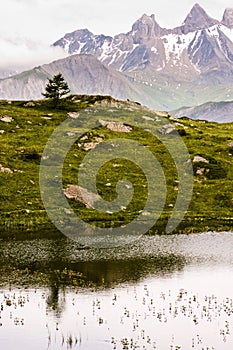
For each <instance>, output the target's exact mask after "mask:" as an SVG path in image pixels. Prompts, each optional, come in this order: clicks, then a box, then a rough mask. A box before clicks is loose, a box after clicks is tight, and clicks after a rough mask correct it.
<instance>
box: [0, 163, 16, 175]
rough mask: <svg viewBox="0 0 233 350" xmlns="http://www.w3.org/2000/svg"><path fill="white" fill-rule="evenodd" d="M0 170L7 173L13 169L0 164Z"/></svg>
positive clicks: (11, 172) (10, 172)
mask: <svg viewBox="0 0 233 350" xmlns="http://www.w3.org/2000/svg"><path fill="white" fill-rule="evenodd" d="M0 172H1V173H7V174H13V170H11V169H10V168H4V167H3V166H2V164H0Z"/></svg>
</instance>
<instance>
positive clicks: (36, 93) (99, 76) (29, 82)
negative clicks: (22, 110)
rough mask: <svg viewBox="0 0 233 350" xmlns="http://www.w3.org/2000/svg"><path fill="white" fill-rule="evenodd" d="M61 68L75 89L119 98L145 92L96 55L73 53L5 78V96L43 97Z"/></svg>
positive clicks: (1, 88)
mask: <svg viewBox="0 0 233 350" xmlns="http://www.w3.org/2000/svg"><path fill="white" fill-rule="evenodd" d="M58 72H62V74H63V76H64V78H65V80H66V81H67V82H68V84H69V86H70V89H71V91H72V92H73V93H85V94H102V95H112V96H118V98H119V99H123V98H124V97H125V96H126V95H127V96H129V97H130V98H131V99H134V100H135V99H136V100H137V99H138V98H140V96H141V90H140V89H139V88H137V85H136V84H133V83H132V82H131V81H130V79H128V78H127V77H125V76H124V75H123V74H121V73H120V72H117V71H115V70H113V69H112V68H110V67H108V66H106V65H105V64H103V63H101V62H100V61H99V60H97V58H95V57H94V56H91V55H72V56H70V57H68V58H65V59H60V60H57V61H54V62H52V63H50V64H45V65H42V66H39V67H36V68H34V69H33V70H29V71H26V72H23V73H20V74H18V75H16V76H13V77H10V78H8V79H3V80H1V81H0V96H1V99H19V100H21V99H41V98H42V95H41V92H42V91H44V87H45V85H46V83H47V78H48V77H52V76H53V75H54V74H57V73H58ZM145 99H147V97H146V96H145ZM149 102H151V101H149V98H148V103H149Z"/></svg>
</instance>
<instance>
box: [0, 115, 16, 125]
mask: <svg viewBox="0 0 233 350" xmlns="http://www.w3.org/2000/svg"><path fill="white" fill-rule="evenodd" d="M0 121H1V122H4V123H11V122H12V121H13V118H12V117H9V116H8V115H3V116H2V117H1V118H0Z"/></svg>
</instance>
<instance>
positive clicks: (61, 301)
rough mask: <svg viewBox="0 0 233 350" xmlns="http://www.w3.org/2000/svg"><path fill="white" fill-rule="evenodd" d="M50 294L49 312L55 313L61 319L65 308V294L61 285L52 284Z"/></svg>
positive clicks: (48, 298)
mask: <svg viewBox="0 0 233 350" xmlns="http://www.w3.org/2000/svg"><path fill="white" fill-rule="evenodd" d="M51 282H52V281H51ZM49 292H50V293H49V295H48V297H47V300H46V303H47V307H48V308H47V310H48V311H50V310H53V311H55V313H56V316H57V317H60V316H61V314H62V312H63V310H64V308H65V293H62V291H61V288H60V286H59V283H51V284H50V286H49ZM61 293H62V294H61ZM61 296H62V298H61Z"/></svg>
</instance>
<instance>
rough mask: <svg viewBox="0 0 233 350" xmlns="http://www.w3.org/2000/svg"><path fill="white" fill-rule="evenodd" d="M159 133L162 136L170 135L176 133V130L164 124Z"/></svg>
mask: <svg viewBox="0 0 233 350" xmlns="http://www.w3.org/2000/svg"><path fill="white" fill-rule="evenodd" d="M159 132H160V133H161V134H162V135H170V134H174V133H176V128H175V127H174V126H173V125H171V124H165V125H163V126H162V128H161V129H159Z"/></svg>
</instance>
